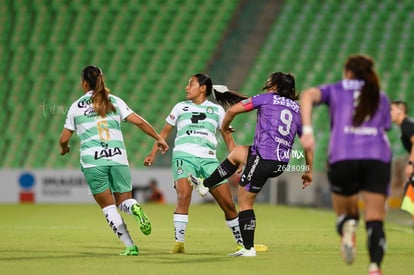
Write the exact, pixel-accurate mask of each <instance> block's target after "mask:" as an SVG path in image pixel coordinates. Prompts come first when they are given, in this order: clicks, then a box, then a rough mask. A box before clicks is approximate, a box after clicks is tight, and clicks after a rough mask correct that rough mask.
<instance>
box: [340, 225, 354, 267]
mask: <svg viewBox="0 0 414 275" xmlns="http://www.w3.org/2000/svg"><path fill="white" fill-rule="evenodd" d="M355 231H356V221H355V220H348V221H346V222H345V223H344V226H343V229H342V241H341V250H342V257H343V259H344V261H345V263H347V264H352V263H353V262H354V260H355V252H356V247H355Z"/></svg>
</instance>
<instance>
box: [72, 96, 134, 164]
mask: <svg viewBox="0 0 414 275" xmlns="http://www.w3.org/2000/svg"><path fill="white" fill-rule="evenodd" d="M91 96H92V91H89V92H87V93H85V94H84V95H83V96H82V97H80V98H79V99H78V100H76V101H75V102H74V103H73V104H72V105H71V106H70V108H69V111H68V114H67V117H66V122H65V125H64V127H65V128H66V129H68V130H71V131H76V134H77V135H78V136H79V138H80V163H81V165H82V167H83V168H89V167H96V166H111V165H128V157H127V152H126V148H125V144H124V138H123V135H122V132H121V121H123V120H125V119H126V118H127V117H128V116H129V115H130V114H132V113H133V111H132V110H131V109H130V108H129V107H128V106H127V105H126V103H125V102H124V101H123V100H122V99H120V98H119V97H117V96H114V95H109V100H110V101H111V102H112V104H113V105H114V106H115V108H116V113H110V114H108V115H106V117H104V118H103V117H101V116H98V115H96V113H95V111H94V109H93V105H92V100H91Z"/></svg>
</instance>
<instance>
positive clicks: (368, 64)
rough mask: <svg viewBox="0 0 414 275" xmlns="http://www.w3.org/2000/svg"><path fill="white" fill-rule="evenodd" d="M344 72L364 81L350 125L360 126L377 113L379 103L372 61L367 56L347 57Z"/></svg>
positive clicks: (378, 83) (377, 81)
mask: <svg viewBox="0 0 414 275" xmlns="http://www.w3.org/2000/svg"><path fill="white" fill-rule="evenodd" d="M345 70H346V71H351V72H352V73H353V75H354V78H355V79H361V80H363V81H364V84H363V86H362V88H361V94H360V96H359V99H358V104H357V106H356V108H355V112H354V116H353V118H352V125H353V126H360V125H361V124H362V123H363V122H364V121H365V120H366V119H371V118H372V117H373V116H374V114H375V113H376V112H377V109H378V105H379V101H380V82H379V78H378V75H377V73H376V72H375V70H374V61H373V60H372V59H371V58H370V57H368V56H363V55H354V56H351V57H349V58H348V60H347V62H346V64H345Z"/></svg>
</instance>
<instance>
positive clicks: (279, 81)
mask: <svg viewBox="0 0 414 275" xmlns="http://www.w3.org/2000/svg"><path fill="white" fill-rule="evenodd" d="M273 88H276V91H277V94H278V95H280V96H283V97H287V98H290V99H293V100H297V99H298V98H299V95H297V94H296V89H295V77H294V75H293V74H290V73H282V72H275V73H272V74H270V75H269V78H268V79H267V81H266V83H265V85H264V87H263V88H262V90H263V91H267V90H270V89H273Z"/></svg>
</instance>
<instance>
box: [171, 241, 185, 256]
mask: <svg viewBox="0 0 414 275" xmlns="http://www.w3.org/2000/svg"><path fill="white" fill-rule="evenodd" d="M170 253H171V254H176V253H184V243H182V242H176V243H175V245H174V247H173V249H171V250H170Z"/></svg>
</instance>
